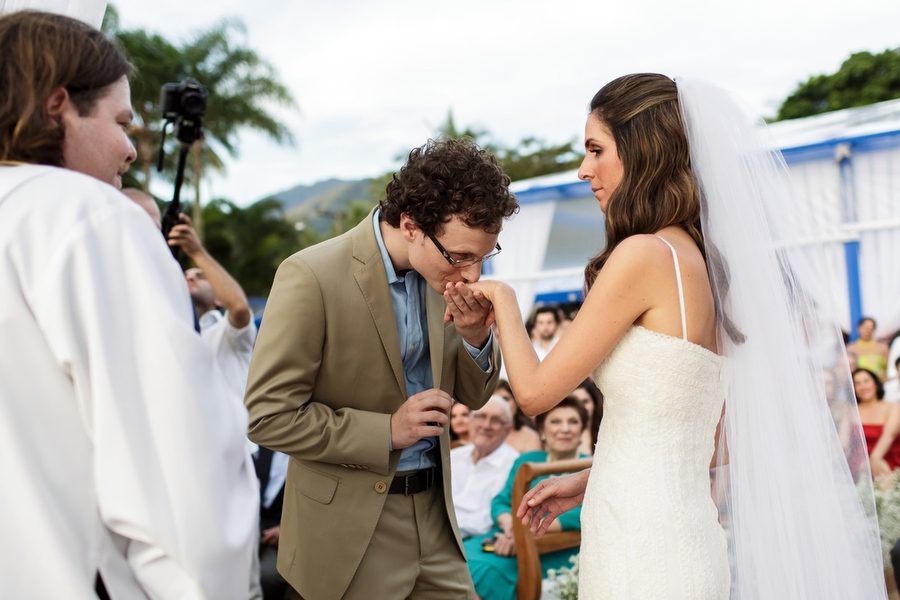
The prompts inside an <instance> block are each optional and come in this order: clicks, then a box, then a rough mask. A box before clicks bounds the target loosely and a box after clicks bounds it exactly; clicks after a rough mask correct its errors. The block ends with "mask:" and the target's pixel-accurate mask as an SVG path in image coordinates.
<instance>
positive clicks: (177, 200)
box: [156, 77, 209, 258]
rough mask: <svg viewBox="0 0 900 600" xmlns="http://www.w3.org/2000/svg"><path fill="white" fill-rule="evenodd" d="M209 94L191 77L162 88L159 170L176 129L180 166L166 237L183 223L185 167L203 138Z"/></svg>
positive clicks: (164, 222)
mask: <svg viewBox="0 0 900 600" xmlns="http://www.w3.org/2000/svg"><path fill="white" fill-rule="evenodd" d="M208 97H209V94H208V93H207V91H206V88H205V87H203V86H202V85H200V82H199V81H197V80H196V79H192V78H190V77H189V78H187V79H185V80H184V81H182V82H181V83H167V84H165V85H163V86H162V89H161V90H160V95H159V105H160V108H161V109H162V115H163V120H164V123H163V126H162V141H161V142H160V144H159V160H158V161H157V164H156V168H157V170H158V171H160V172H162V170H163V162H164V159H165V143H166V128H167V127H168V126H169V124H170V123H171V124H172V125H173V126H174V133H175V137H176V138H177V139H178V145H179V150H178V167H177V168H176V171H175V186H174V190H173V194H172V201H171V202H169V203H168V204H166V207H165V210H163V214H162V233H163V238H164V239H166V240H168V239H169V232H170V231H172V228H173V227H175V226H176V225H178V224H179V223H180V222H181V219H180V216H179V215H180V214H181V184H182V183H183V181H184V164H185V158H186V157H187V153H188V151H189V150H190V148H191V146H192V145H193V144H194V142H196V141H197V140H199V139H200V138H202V137H203V116H204V115H205V114H206V100H207V98H208ZM172 254H173V256H175V258H178V248H177V247H176V246H173V247H172Z"/></svg>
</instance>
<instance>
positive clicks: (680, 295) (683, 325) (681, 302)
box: [656, 236, 688, 340]
mask: <svg viewBox="0 0 900 600" xmlns="http://www.w3.org/2000/svg"><path fill="white" fill-rule="evenodd" d="M656 237H658V238H659V239H661V240H662V241H663V242H664V243H665V244H666V246H668V247H669V250H671V251H672V258H673V259H674V260H675V281H676V282H677V283H678V307H679V308H680V309H681V338H682V339H684V340H686V339H688V338H687V316H686V314H685V312H684V289H683V288H682V287H681V267H680V266H678V254H677V253H676V252H675V248H673V247H672V244H670V243H669V242H666V240H664V239H663V238H661V237H659V236H656Z"/></svg>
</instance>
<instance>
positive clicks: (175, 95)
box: [159, 77, 209, 121]
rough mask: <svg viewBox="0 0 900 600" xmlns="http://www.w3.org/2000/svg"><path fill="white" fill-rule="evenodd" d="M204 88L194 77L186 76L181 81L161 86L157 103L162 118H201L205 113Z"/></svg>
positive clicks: (170, 119) (205, 95)
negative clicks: (160, 109) (160, 108)
mask: <svg viewBox="0 0 900 600" xmlns="http://www.w3.org/2000/svg"><path fill="white" fill-rule="evenodd" d="M208 97H209V95H208V94H207V92H206V88H205V87H203V86H202V85H200V82H198V81H197V80H196V79H192V78H190V77H188V78H187V79H185V80H184V81H182V82H181V83H167V84H165V85H163V86H162V89H161V90H160V96H159V104H160V107H162V114H163V119H166V120H168V121H174V120H175V119H176V118H178V117H188V118H197V117H200V118H202V117H203V115H205V114H206V100H207V98H208Z"/></svg>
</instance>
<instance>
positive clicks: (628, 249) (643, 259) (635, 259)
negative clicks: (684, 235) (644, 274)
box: [604, 234, 672, 270]
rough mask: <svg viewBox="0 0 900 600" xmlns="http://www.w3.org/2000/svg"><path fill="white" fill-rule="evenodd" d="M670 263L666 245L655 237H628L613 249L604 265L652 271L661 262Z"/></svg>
mask: <svg viewBox="0 0 900 600" xmlns="http://www.w3.org/2000/svg"><path fill="white" fill-rule="evenodd" d="M663 260H667V261H668V262H669V263H671V262H672V251H671V250H670V249H669V247H668V246H667V245H666V243H665V242H664V241H663V240H662V239H660V238H659V237H658V236H656V235H652V234H636V235H630V236H628V237H627V238H625V239H624V240H622V241H621V242H619V244H618V245H617V246H616V247H615V249H614V250H613V251H612V253H611V254H610V255H609V259H608V260H607V262H606V265H604V268H606V266H612V267H613V268H625V269H629V270H631V269H640V270H646V269H652V268H655V267H657V266H659V265H660V264H662V262H661V261H663Z"/></svg>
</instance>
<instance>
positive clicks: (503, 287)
mask: <svg viewBox="0 0 900 600" xmlns="http://www.w3.org/2000/svg"><path fill="white" fill-rule="evenodd" d="M468 286H469V288H470V289H471V290H472V291H480V292H481V293H482V294H484V297H485V298H487V299H488V300H489V301H491V302H496V301H497V297H498V296H499V295H500V294H501V293H503V292H505V291H508V292H509V293H511V294H512V295H513V297H515V292H514V291H513V289H512V288H511V287H510V286H508V285H507V284H505V283H503V282H502V281H497V280H494V279H490V280H487V281H475V282H473V283H469V284H468Z"/></svg>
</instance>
